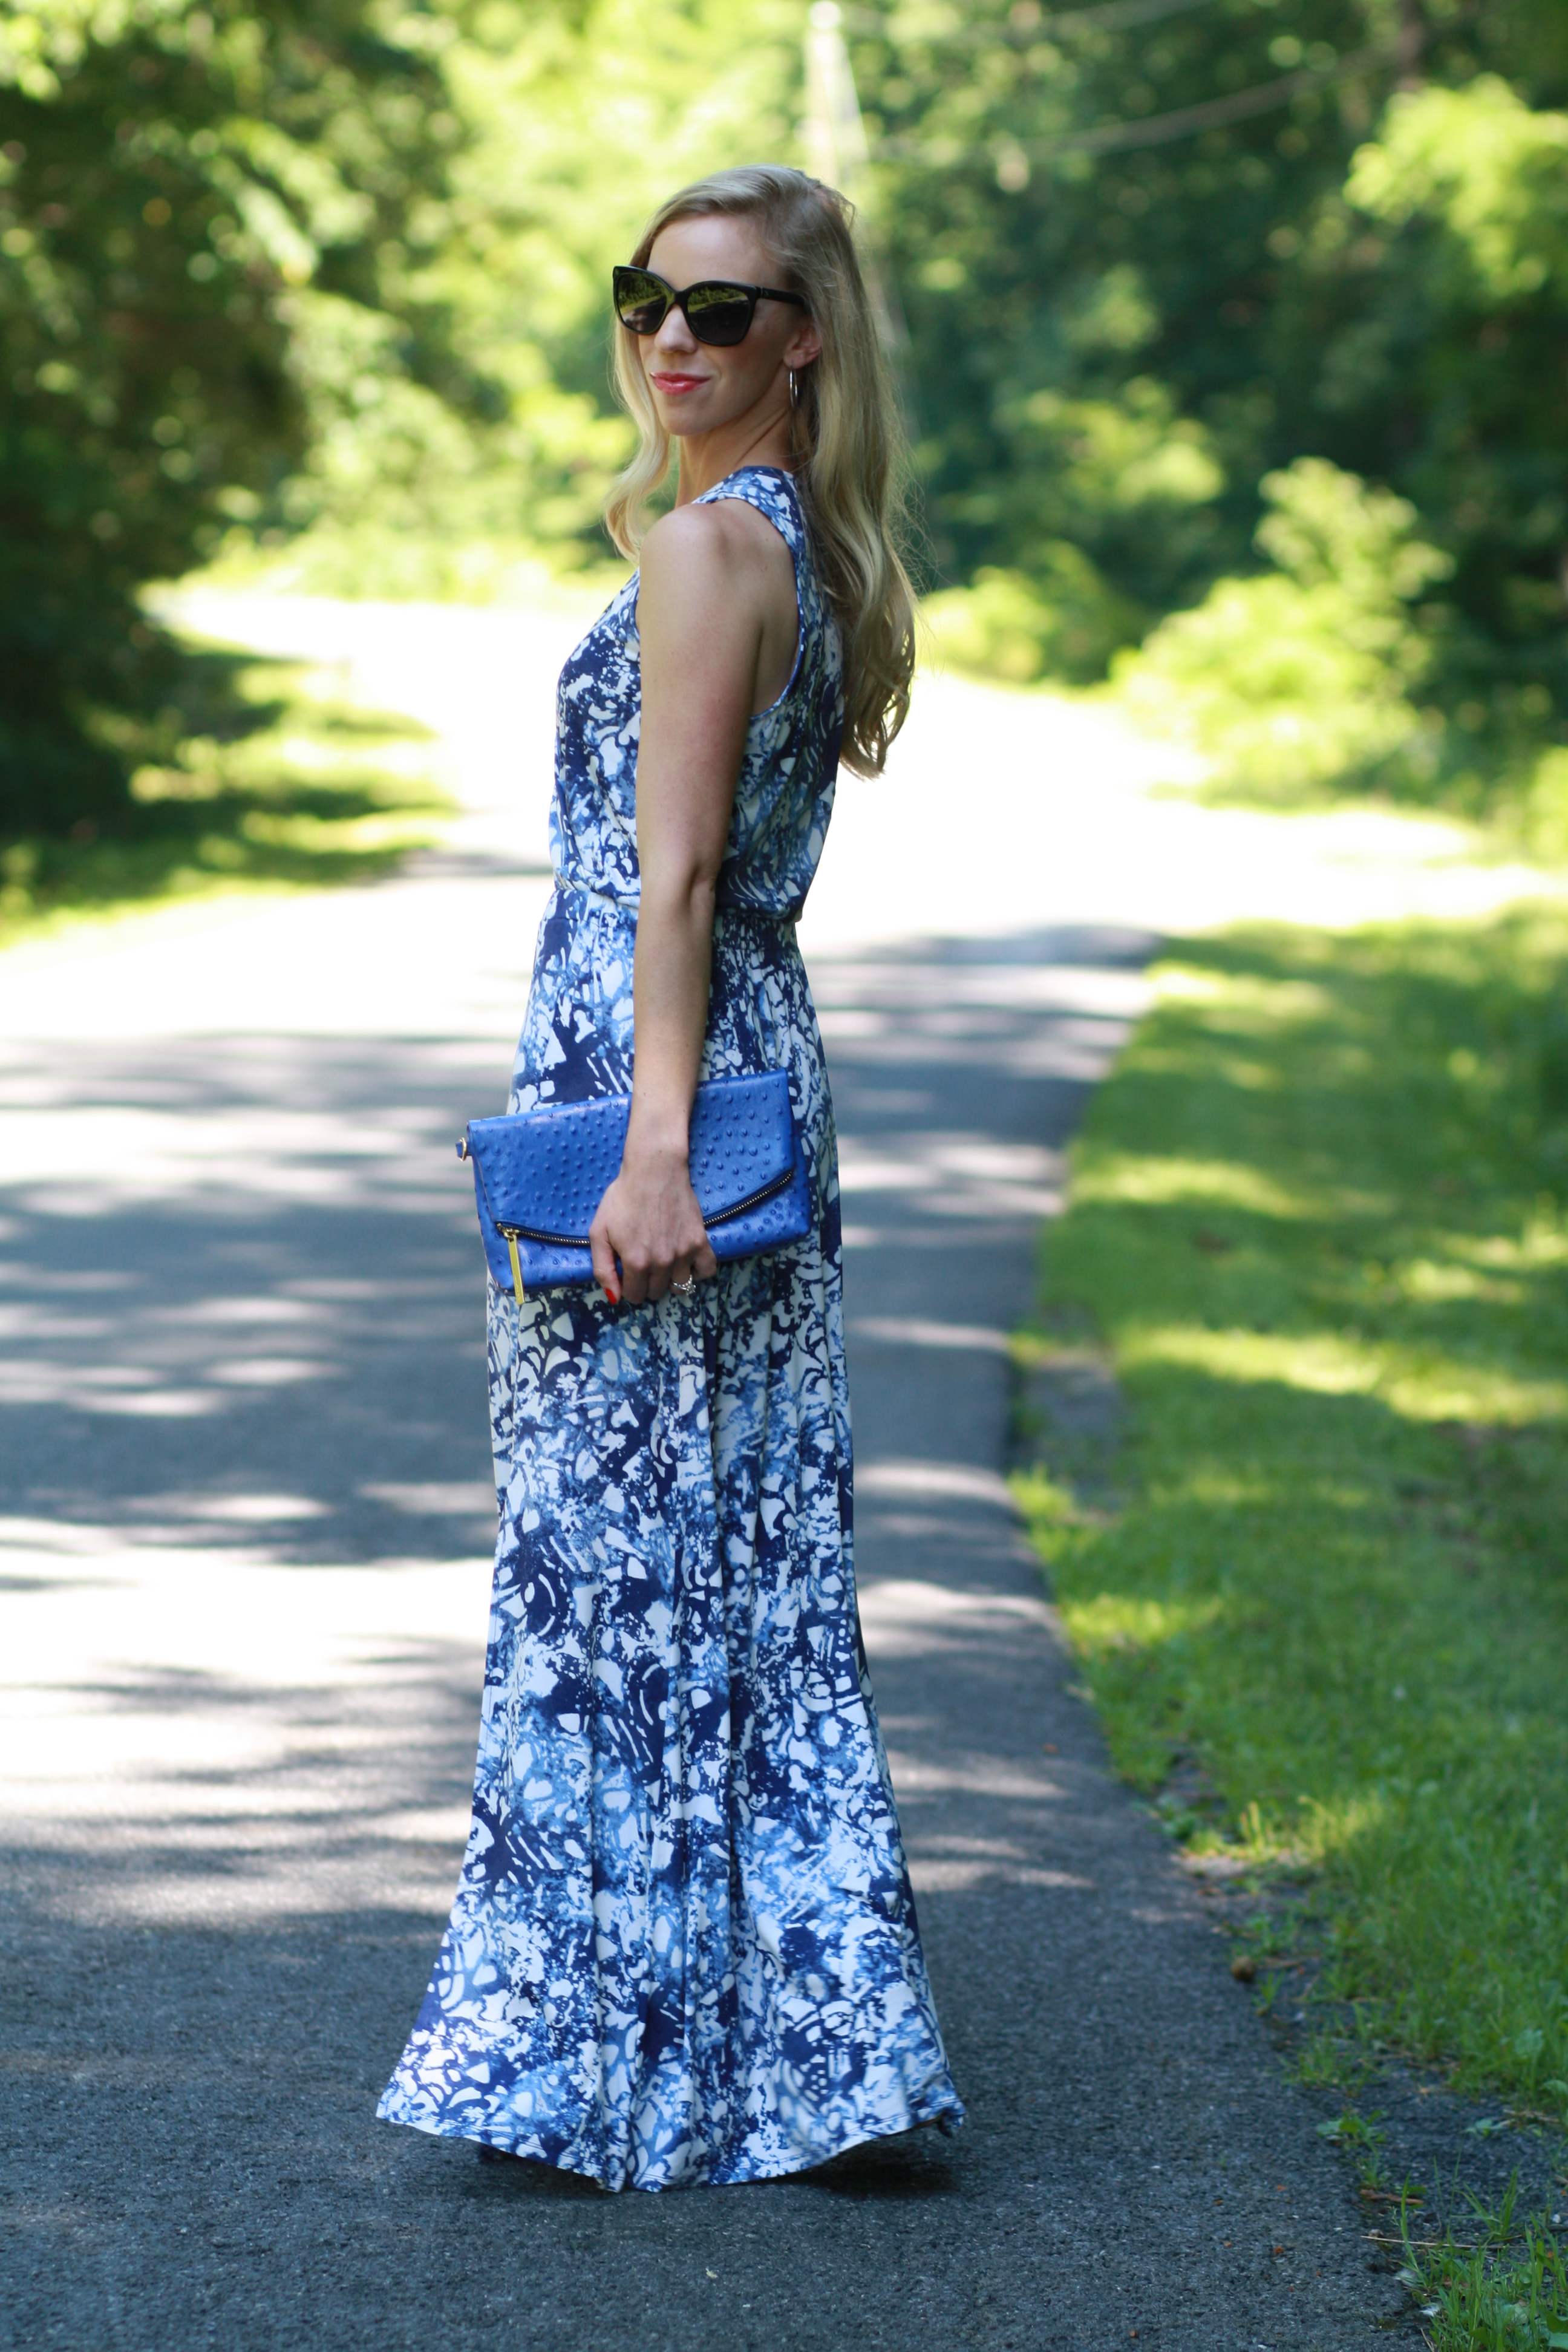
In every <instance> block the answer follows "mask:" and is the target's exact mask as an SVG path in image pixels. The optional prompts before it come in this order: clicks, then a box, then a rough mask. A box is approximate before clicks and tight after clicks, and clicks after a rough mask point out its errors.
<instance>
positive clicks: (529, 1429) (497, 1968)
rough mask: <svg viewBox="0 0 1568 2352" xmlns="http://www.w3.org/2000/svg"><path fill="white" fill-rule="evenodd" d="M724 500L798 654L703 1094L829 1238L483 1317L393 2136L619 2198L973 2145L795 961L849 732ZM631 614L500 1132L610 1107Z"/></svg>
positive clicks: (563, 708)
mask: <svg viewBox="0 0 1568 2352" xmlns="http://www.w3.org/2000/svg"><path fill="white" fill-rule="evenodd" d="M707 498H708V499H710V500H711V499H743V500H744V501H745V502H746V503H747V504H748V505H750V506H752V507H754V508H755V509H757V510H758V512H759V513H761V514H763V515H765V516H766V518H767V519H768V520H769V521H770V522H771V523H772V524H773V526H774V528H775V529H776V530H778V531H779V533H780V535H781V537H782V538H783V539H784V541H785V543H786V544H787V546H788V548H789V550H790V553H791V555H792V557H793V559H794V563H795V590H796V597H797V601H798V606H799V615H800V620H799V639H798V645H797V650H796V656H795V670H794V674H793V676H792V677H791V678H790V681H789V684H788V685H787V687H786V688H784V693H783V694H782V695H781V696H780V697H779V699H778V700H777V701H776V702H775V703H773V705H772V706H771V707H770V708H769V709H766V710H764V711H763V712H761V713H760V714H759V715H758V716H757V717H755V718H753V719H752V721H751V724H750V727H749V729H748V731H747V736H746V744H745V751H744V757H743V761H742V768H741V773H740V778H739V784H738V789H737V792H736V796H735V810H734V817H733V822H732V824H731V830H730V835H729V841H728V845H727V848H726V854H725V859H724V864H723V866H722V869H721V877H720V887H719V905H720V911H719V914H718V918H717V920H716V923H715V927H714V939H713V964H712V989H711V996H710V1012H709V1024H708V1035H707V1044H706V1046H705V1048H704V1053H703V1059H702V1067H701V1076H703V1077H705V1078H706V1077H710V1076H725V1075H729V1074H731V1073H740V1072H750V1071H760V1070H763V1069H768V1068H775V1069H776V1068H780V1067H783V1068H785V1069H787V1070H788V1072H789V1077H790V1095H791V1099H792V1102H793V1105H794V1109H795V1119H796V1122H797V1126H798V1128H799V1130H800V1133H801V1135H802V1137H803V1139H804V1140H805V1150H806V1154H807V1158H808V1161H809V1165H810V1170H811V1178H812V1187H813V1206H814V1231H813V1233H812V1234H810V1235H809V1236H808V1237H807V1239H806V1240H805V1241H804V1242H802V1243H799V1244H795V1245H794V1246H793V1247H791V1248H788V1249H784V1250H781V1251H778V1252H776V1253H774V1254H773V1255H769V1256H765V1257H758V1258H752V1259H750V1260H747V1261H743V1262H742V1263H739V1264H734V1265H726V1266H723V1267H721V1269H720V1272H719V1275H718V1277H717V1279H716V1280H714V1281H711V1282H703V1283H700V1284H699V1285H698V1286H697V1289H696V1291H695V1293H694V1294H693V1295H692V1296H691V1297H677V1296H675V1295H674V1294H673V1293H672V1294H669V1295H668V1296H667V1297H664V1298H662V1299H660V1300H659V1301H658V1303H657V1304H656V1305H649V1306H643V1307H620V1308H619V1309H616V1308H613V1307H610V1306H609V1305H608V1304H607V1303H606V1301H605V1298H604V1296H603V1294H602V1293H601V1292H600V1291H599V1290H598V1289H597V1288H595V1289H592V1290H582V1289H567V1288H557V1289H553V1290H547V1291H542V1292H540V1293H538V1294H536V1295H534V1296H532V1297H529V1299H528V1300H527V1303H526V1304H525V1306H524V1307H522V1308H521V1310H520V1309H519V1307H518V1306H517V1303H516V1301H515V1299H514V1298H513V1297H511V1295H510V1293H509V1292H504V1291H501V1290H500V1289H498V1288H497V1286H495V1285H494V1284H493V1283H492V1284H491V1286H490V1290H489V1379H490V1412H491V1426H492V1434H493V1440H494V1448H495V1462H496V1484H497V1492H498V1496H499V1500H500V1536H499V1539H498V1543H497V1549H496V1567H495V1585H494V1592H493V1599H492V1603H491V1612H490V1622H489V1654H488V1656H487V1659H486V1664H485V1689H484V1701H483V1709H482V1715H481V1721H480V1731H479V1763H478V1767H477V1770H476V1776H475V1783H474V1812H473V1827H472V1831H471V1832H470V1835H469V1839H468V1852H467V1855H466V1857H465V1860H464V1864H463V1871H462V1877H461V1881H460V1884H459V1886H458V1896H457V1901H456V1903H455V1904H454V1906H453V1909H452V1916H451V1921H450V1924H449V1926H448V1927H447V1933H446V1937H445V1938H444V1940H443V1942H442V1945H441V1948H440V1952H439V1955H438V1957H437V1962H436V1968H435V1973H434V1975H433V1976H432V1978H431V1981H430V1988H429V1990H428V1992H427V1993H426V1997H425V2002H424V2005H423V2007H422V2008H421V2010H420V2011H419V2016H418V2020H417V2021H416V2025H415V2028H414V2032H413V2034H412V2036H411V2038H410V2040H409V2042H408V2046H407V2048H406V2050H405V2052H404V2053H403V2057H402V2059H401V2061H400V2062H399V2064H398V2067H397V2071H396V2073H395V2074H394V2076H393V2079H392V2081H391V2083H390V2084H389V2085H388V2086H387V2089H386V2092H385V2094H384V2096H383V2098H382V2101H381V2105H380V2107H379V2109H378V2110H377V2112H378V2113H379V2114H380V2115H381V2116H383V2117H384V2118H385V2119H387V2120H388V2121H391V2122H394V2123H402V2124H410V2125H413V2126H415V2127H416V2129H418V2130H421V2131H427V2132H435V2133H441V2134H445V2135H447V2136H450V2137H461V2138H467V2139H472V2140H478V2141H480V2142H481V2143H484V2144H486V2145H488V2146H489V2147H494V2148H500V2149H506V2150H509V2151H510V2152H511V2153H513V2154H515V2155H518V2156H522V2157H531V2158H538V2159H540V2160H542V2161H543V2162H545V2163H547V2164H553V2165H559V2166H563V2167H564V2168H567V2169H569V2170H571V2171H574V2172H580V2173H585V2174H587V2175H589V2176H591V2177H592V2178H593V2179H596V2180H598V2181H600V2182H602V2183H603V2184H604V2185H605V2187H606V2188H608V2189H621V2188H626V2187H630V2188H637V2189H666V2188H674V2187H677V2186H681V2185H689V2184H696V2183H700V2182H715V2183H719V2182H733V2181H742V2180H752V2179H762V2178H764V2177H766V2176H768V2175H771V2174H778V2173H786V2172H793V2171H797V2170H799V2169H801V2168H804V2167H806V2166H809V2165H815V2164H820V2163H822V2162H823V2161H824V2160H825V2159H826V2158H828V2157H831V2156H834V2155H836V2154H837V2152H838V2151H839V2150H841V2149H843V2148H847V2147H853V2146H854V2145H855V2144H856V2143H857V2142H859V2141H863V2140H868V2139H872V2138H876V2137H880V2136H882V2135H884V2134H888V2133H892V2132H901V2131H905V2130H907V2129H909V2128H910V2126H913V2125H916V2124H924V2123H937V2124H940V2125H942V2126H943V2127H944V2128H948V2129H952V2128H954V2127H955V2126H957V2124H958V2123H959V2122H960V2121H961V2120H962V2117H963V2108H962V2106H961V2105H960V2104H959V2101H958V2098H957V2095H956V2094H955V2092H954V2090H953V2087H952V2083H951V2081H950V2079H949V2076H948V2071H947V2063H946V2059H945V2057H944V2055H943V2052H942V2037H941V2034H940V2032H939V2030H938V2026H937V2021H936V2015H935V2011H934V2009H933V2007H932V2003H931V1990H930V1986H929V1984H928V1982H927V1979H926V1970H925V1964H924V1961H923V1959H922V1958H921V1946H920V1938H919V1933H918V1930H917V1927H916V1924H915V1912H914V1904H913V1900H912V1897H911V1895H910V1880H909V1873H908V1871H907V1869H906V1866H905V1862H904V1855H903V1850H902V1847H901V1845H900V1838H899V1827H898V1820H897V1816H896V1814H895V1811H894V1807H893V1796H892V1790H891V1786H890V1784H889V1777H888V1767H887V1761H886V1758H885V1757H884V1754H883V1750H882V1743H881V1738H880V1736H879V1731H878V1727H877V1719H876V1715H875V1711H874V1708H873V1705H872V1698H871V1690H870V1685H869V1682H868V1677H867V1672H866V1662H865V1653H864V1650H863V1648H862V1646H861V1642H860V1630H859V1622H858V1615H857V1612H856V1604H855V1583H854V1570H853V1562H852V1557H851V1531H850V1530H851V1472H850V1447H849V1406H848V1391H847V1382H846V1377H845V1364H844V1333H843V1318H842V1306H841V1266H840V1250H839V1222H838V1181H837V1147H836V1143H835V1138H834V1129H833V1116H832V1108H831V1105H830V1103H829V1100H828V1092H827V1074H826V1066H825V1064H824V1059H823V1051H822V1043H821V1039H820V1037H819V1035H818V1033H817V1027H816V1013H815V1012H814V1010H813V1006H812V1002H811V995H810V991H809V989H808V987H807V984H806V978H805V968H804V966H803V964H802V962H801V959H800V954H799V950H798V949H797V948H796V945H795V930H794V923H795V917H796V916H797V915H798V913H799V911H800V908H801V906H802V903H803V901H804V899H805V893H806V889H807V887H808V886H809V884H810V882H811V879H812V876H813V874H814V873H815V871H816V863H817V860H818V858H819V856H820V855H821V852H822V845H823V841H824V837H825V835H826V830H827V821H828V817H829V814H830V813H831V810H832V806H833V788H834V779H835V774H836V772H837V760H838V748H839V741H840V738H841V735H842V730H843V696H842V688H841V680H840V658H839V647H838V638H837V630H836V628H835V625H834V623H833V619H832V616H831V614H830V612H829V610H828V608H827V606H826V602H825V599H824V597H823V595H822V593H821V591H820V589H819V586H818V583H817V581H816V572H815V570H814V566H813V562H812V556H811V547H810V541H809V539H808V537H807V533H806V529H805V520H804V517H803V513H802V509H801V506H800V503H799V499H798V496H797V493H796V491H795V486H794V483H793V482H792V480H791V478H790V477H789V476H788V475H787V474H785V473H784V472H782V471H780V470H778V469H776V468H773V467H746V468H744V469H742V471H741V472H739V473H737V474H733V475H731V477H730V478H728V479H727V480H725V481H723V482H721V483H720V484H719V485H718V487H717V488H714V489H712V490H710V491H709V492H708V493H707ZM639 710H640V675H639V668H638V647H637V581H636V578H635V577H634V578H633V579H632V580H630V581H628V583H626V587H625V588H623V589H622V590H621V592H620V593H619V594H618V595H617V596H616V599H615V601H614V602H613V603H612V604H611V605H610V607H609V609H608V611H607V612H606V613H605V614H604V615H603V617H602V618H601V619H600V620H599V621H598V622H596V623H595V625H594V627H593V628H592V629H591V630H590V631H589V633H588V635H587V636H586V637H584V640H583V642H582V644H581V645H580V646H578V647H577V649H576V651H575V652H574V654H573V656H572V657H571V659H570V660H569V661H568V662H567V665H566V667H565V669H564V671H563V674H562V678H561V686H560V694H559V700H558V705H557V720H558V723H557V751H556V782H555V797H554V802H553V805H552V815H551V832H552V857H553V864H554V868H555V875H556V885H555V888H554V890H553V892H552V897H551V899H550V901H549V904H548V906H547V908H546V911H545V915H544V919H543V921H542V927H541V930H540V935H539V945H538V952H537V957H536V961H535V965H534V972H533V982H532V988H531V993H530V997H529V1003H528V1012H527V1017H526V1020H525V1023H524V1026H523V1031H522V1037H521V1043H520V1045H519V1048H518V1054H517V1061H516V1066H515V1071H514V1075H513V1083H512V1089H511V1096H510V1108H512V1109H513V1110H514V1111H515V1110H525V1109H530V1108H533V1107H534V1106H535V1105H538V1104H542V1103H552V1102H576V1101H582V1100H584V1098H586V1097H592V1096H596V1095H603V1094H610V1093H619V1092H625V1091H626V1090H627V1089H628V1088H629V1087H630V1085H631V1079H632V954H633V948H634V945H635V942H636V937H637V892H638V873H637V814H636V793H635V783H636V771H637V730H638V717H639Z"/></svg>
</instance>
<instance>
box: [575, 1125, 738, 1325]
mask: <svg viewBox="0 0 1568 2352" xmlns="http://www.w3.org/2000/svg"><path fill="white" fill-rule="evenodd" d="M588 1242H589V1246H590V1247H591V1249H592V1250H593V1253H594V1273H595V1277H596V1278H597V1280H598V1281H599V1283H600V1284H601V1285H602V1286H603V1288H604V1290H605V1293H606V1295H607V1297H609V1299H610V1300H611V1302H612V1304H617V1305H618V1303H619V1301H620V1299H621V1298H622V1297H625V1299H626V1304H627V1306H628V1307H640V1306H641V1305H642V1304H643V1302H644V1301H645V1299H654V1298H662V1297H664V1295H665V1292H666V1291H667V1290H668V1289H669V1288H670V1287H671V1286H672V1285H675V1284H678V1283H681V1284H684V1283H688V1282H690V1281H691V1280H692V1279H693V1277H695V1279H696V1280H697V1281H699V1282H706V1281H707V1280H708V1278H709V1276H710V1275H714V1274H717V1273H718V1271H719V1263H718V1260H717V1259H716V1258H715V1256H714V1255H713V1252H712V1250H711V1249H710V1247H709V1244H708V1235H707V1233H706V1232H705V1230H704V1228H703V1223H702V1212H701V1210H700V1208H699V1207H698V1205H697V1195H696V1193H695V1192H693V1191H692V1189H691V1178H690V1175H689V1171H688V1167H687V1156H686V1144H685V1140H684V1139H681V1140H680V1142H679V1144H678V1145H674V1146H671V1145H668V1144H667V1145H666V1146H665V1147H664V1148H663V1149H662V1150H661V1149H659V1148H658V1146H657V1145H649V1146H639V1144H638V1143H637V1139H636V1137H635V1136H634V1135H633V1134H631V1133H628V1134H627V1137H626V1151H625V1154H624V1156H623V1158H622V1160H621V1172H620V1174H619V1175H618V1176H617V1177H616V1181H615V1182H614V1183H613V1184H612V1185H611V1187H610V1189H609V1191H608V1192H606V1193H605V1197H604V1199H603V1200H602V1201H601V1202H600V1203H599V1207H598V1213H597V1214H596V1215H595V1219H594V1222H593V1224H592V1226H591V1227H590V1228H589V1234H588ZM617 1258H618V1259H619V1260H620V1276H617V1275H616V1259H617ZM623 1284H624V1287H623Z"/></svg>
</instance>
